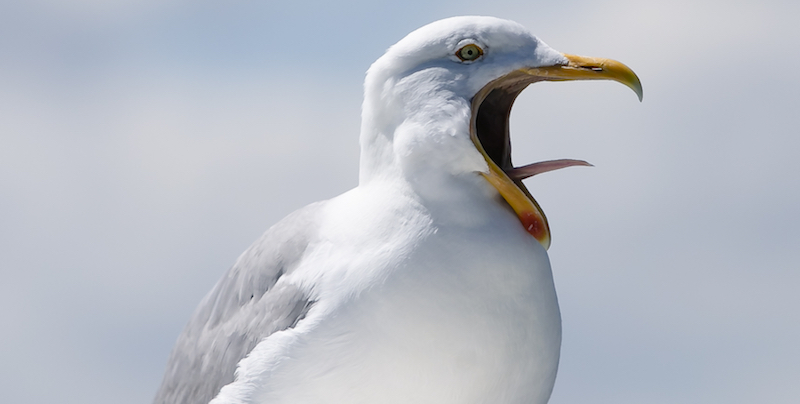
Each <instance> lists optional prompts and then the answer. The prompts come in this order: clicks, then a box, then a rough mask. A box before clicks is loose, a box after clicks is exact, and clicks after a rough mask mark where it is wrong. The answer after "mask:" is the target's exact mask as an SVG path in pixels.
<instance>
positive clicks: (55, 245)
mask: <svg viewBox="0 0 800 404" xmlns="http://www.w3.org/2000/svg"><path fill="white" fill-rule="evenodd" d="M464 14H484V15H494V16H497V17H503V18H509V19H514V20H516V21H518V22H520V23H522V24H523V25H525V26H527V27H528V28H530V30H531V31H532V32H534V33H535V34H537V35H538V36H540V37H541V38H542V39H543V40H544V41H545V42H547V43H548V44H549V45H551V46H553V47H554V48H555V49H558V50H560V51H563V52H568V53H575V54H584V55H591V56H599V57H610V58H614V59H617V60H620V61H623V62H624V63H626V64H628V65H629V66H631V67H632V68H633V69H634V70H635V71H636V72H637V73H638V74H639V76H640V78H641V79H642V82H643V85H644V91H645V97H644V102H643V103H638V102H637V101H636V97H635V96H634V95H633V94H632V93H630V91H629V90H627V89H626V88H624V87H623V86H620V85H615V84H613V83H588V82H583V83H542V84H537V85H534V86H532V87H531V88H530V89H528V90H527V91H526V92H525V93H523V95H522V97H521V98H520V100H519V101H518V103H517V105H516V106H515V109H514V113H513V116H512V139H513V144H514V153H515V159H516V160H517V161H521V162H531V161H537V160H543V159H553V158H580V159H586V160H588V161H590V162H592V163H593V164H595V167H594V168H591V169H584V168H573V169H569V170H564V171H560V172H556V173H551V174H548V175H542V176H537V177H535V178H532V179H530V180H527V181H526V183H527V184H528V187H529V189H530V190H531V192H532V193H533V195H534V196H536V198H537V200H538V201H539V202H540V204H541V205H542V206H543V208H544V210H545V211H546V212H547V214H548V217H549V219H550V223H551V227H552V230H553V247H552V248H551V249H550V256H551V261H552V264H553V268H554V275H555V279H556V284H557V288H558V292H559V296H560V302H561V307H562V316H563V318H564V344H563V349H562V362H561V370H560V373H559V377H558V381H557V383H556V388H555V391H554V394H553V398H552V400H551V402H552V403H553V404H568V403H578V402H592V403H615V404H624V403H637V404H638V403H642V402H646V403H652V404H658V403H675V402H681V403H716V402H720V403H722V402H724V403H728V404H730V403H752V402H768V403H776V404H777V403H795V402H796V400H797V397H798V396H800V385H798V383H797V380H800V348H798V344H797V341H798V340H800V321H798V313H800V293H797V291H798V290H800V249H798V248H797V245H798V244H800V215H798V213H797V210H796V209H797V206H800V175H798V174H800V171H798V168H797V158H798V154H800V136H798V130H797V128H798V124H799V123H800V122H799V121H800V118H799V117H798V113H797V111H798V106H799V104H798V101H797V94H798V93H800V75H797V74H795V73H794V71H793V70H794V69H795V66H798V65H800V54H798V52H797V49H800V26H798V24H797V23H796V21H795V20H796V17H797V16H798V15H800V6H798V4H797V2H790V1H764V2H755V1H750V2H746V1H734V2H730V1H726V2H723V1H713V0H701V1H677V2H669V3H667V2H637V1H632V0H630V1H623V0H620V1H607V2H588V1H562V2H538V3H537V2H515V1H495V2H491V4H489V3H488V2H487V3H485V4H484V3H481V2H474V1H472V2H470V1H466V2H464V1H459V2H454V1H451V2H436V3H434V4H429V3H428V2H421V1H411V2H405V3H402V4H400V3H397V2H393V3H388V2H365V1H351V2H340V3H337V4H331V3H328V2H316V3H314V2H311V3H309V2H306V3H303V4H273V3H272V2H263V3H258V4H256V3H230V2H228V3H223V2H211V1H205V2H188V1H171V2H170V1H167V2H165V1H151V0H146V1H132V0H131V1H96V0H81V1H54V0H38V1H29V2H17V3H16V4H11V2H3V3H0V271H2V272H1V273H2V276H3V279H5V281H4V282H2V283H0V321H2V323H3V324H4V327H3V329H4V331H5V332H4V333H2V334H3V335H2V337H0V387H1V388H2V390H3V391H4V397H5V399H6V401H8V402H26V403H51V402H61V403H108V402H114V403H141V402H149V401H150V400H151V399H152V396H153V394H154V393H155V389H156V388H157V386H158V383H159V381H160V378H161V374H162V371H163V366H164V364H165V361H166V358H167V355H168V353H169V350H170V348H171V346H172V344H173V342H174V341H175V339H176V338H177V335H178V333H179V332H180V330H181V328H182V327H183V325H184V324H185V322H186V321H187V320H188V317H189V315H190V313H191V311H192V310H193V309H194V307H195V305H196V304H197V303H198V302H199V300H200V299H201V298H202V296H203V295H204V294H205V293H206V292H207V291H208V290H209V289H210V288H211V286H213V284H214V283H215V281H216V280H217V279H218V278H219V276H221V274H222V273H223V272H224V271H225V270H226V269H227V268H228V267H229V266H230V265H231V264H232V263H233V261H234V260H235V258H236V257H237V256H238V254H239V253H241V252H242V251H244V249H245V248H246V247H247V246H248V245H249V244H250V243H251V242H252V241H254V240H255V239H256V238H257V237H258V236H259V235H260V234H261V233H262V232H263V231H264V230H266V229H267V228H268V227H269V226H270V225H271V224H273V223H275V222H276V221H277V220H279V219H280V218H281V217H283V216H285V215H286V214H287V213H289V212H291V211H292V210H294V209H296V208H298V207H300V206H303V205H305V204H307V203H310V202H313V201H315V200H320V199H325V198H330V197H332V196H335V195H337V194H339V193H341V192H344V191H346V190H347V189H349V188H351V187H353V186H355V184H356V180H357V168H358V167H357V160H358V128H359V114H360V103H361V82H362V80H363V76H364V72H365V71H366V69H367V68H368V67H369V64H370V63H371V62H372V61H373V60H375V59H376V58H377V57H378V56H380V55H381V54H382V52H383V50H384V49H386V48H387V47H388V46H390V45H391V44H393V43H394V42H396V41H397V40H398V39H400V38H401V37H403V36H404V35H405V34H406V33H408V32H410V31H412V30H413V29H415V28H417V27H419V26H421V25H424V24H426V23H428V22H431V21H434V20H436V19H439V18H443V17H448V16H452V15H464Z"/></svg>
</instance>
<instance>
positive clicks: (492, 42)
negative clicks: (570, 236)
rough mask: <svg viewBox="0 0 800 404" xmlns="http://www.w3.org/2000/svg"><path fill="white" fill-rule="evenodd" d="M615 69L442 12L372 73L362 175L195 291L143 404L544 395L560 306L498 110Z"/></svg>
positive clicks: (494, 22)
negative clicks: (532, 91) (526, 93)
mask: <svg viewBox="0 0 800 404" xmlns="http://www.w3.org/2000/svg"><path fill="white" fill-rule="evenodd" d="M565 80H613V81H617V82H620V83H622V84H624V85H626V86H628V87H630V88H631V89H633V90H634V91H635V92H636V93H637V95H638V96H639V99H640V100H641V97H642V87H641V84H640V82H639V79H638V78H637V77H636V75H635V74H634V73H633V71H632V70H631V69H630V68H628V67H626V66H625V65H623V64H621V63H619V62H616V61H613V60H609V59H601V58H592V57H583V56H576V55H570V54H563V53H560V52H557V51H555V50H554V49H552V48H550V47H549V46H547V45H546V44H545V43H544V42H542V41H541V40H539V39H538V38H537V37H535V36H533V35H532V34H530V33H529V32H528V30H526V29H525V28H524V27H523V26H522V25H520V24H517V23H515V22H512V21H507V20H502V19H497V18H491V17H453V18H448V19H444V20H440V21H437V22H434V23H431V24H429V25H426V26H424V27H422V28H419V29H417V30H416V31H414V32H412V33H410V34H409V35H408V36H406V37H405V38H403V39H402V40H400V41H399V42H398V43H397V44H395V45H393V46H392V47H390V48H389V49H388V50H387V51H386V53H385V54H384V55H383V56H381V57H380V58H379V59H378V60H377V61H376V62H375V63H374V64H372V66H371V67H370V68H369V70H368V72H367V75H366V79H365V84H364V103H363V108H362V124H361V136H360V144H361V158H360V168H359V183H358V186H357V187H356V188H354V189H352V190H350V191H348V192H345V193H343V194H341V195H339V196H337V197H335V198H333V199H330V200H326V201H322V202H317V203H314V204H311V205H309V206H306V207H304V208H302V209H300V210H298V211H295V212H294V213H292V214H290V215H289V216H287V217H286V218H284V219H283V220H282V221H280V222H278V223H277V224H275V225H274V226H272V227H271V228H270V229H269V230H267V232H266V233H265V234H264V235H263V236H262V237H261V238H260V239H258V240H257V241H256V242H255V243H254V244H253V245H252V246H251V247H249V248H248V249H247V250H246V251H245V252H244V253H243V254H242V255H241V256H240V257H239V258H238V259H237V261H236V262H235V264H234V265H233V266H232V267H231V268H230V269H229V270H228V272H227V273H226V274H225V275H224V276H223V277H222V279H221V280H220V281H219V282H218V283H217V284H216V286H214V288H213V289H212V290H211V292H209V294H208V295H207V296H206V297H205V298H204V299H203V301H202V302H201V303H200V305H199V307H198V308H197V310H196V311H195V312H194V314H193V316H192V318H191V320H190V321H189V323H188V324H187V325H186V328H185V329H184V330H183V332H182V334H181V335H180V337H179V338H178V341H177V343H176V345H175V347H174V349H173V351H172V353H171V355H170V357H169V360H168V363H167V367H166V372H165V376H164V379H163V382H162V385H161V387H160V389H159V390H158V393H157V396H156V399H155V403H158V404H160V403H170V404H175V403H207V402H211V403H212V404H223V403H242V404H244V403H269V404H279V403H280V404H284V403H286V404H298V403H301V404H302V403H314V404H315V403H320V404H340V403H348V404H357V403H381V404H392V403H402V404H408V403H415V404H420V403H436V404H450V403H452V404H455V403H458V404H470V403H475V404H479V403H504V404H506V403H508V404H516V403H520V404H521V403H525V404H530V403H533V404H543V403H546V402H547V401H548V399H549V397H550V393H551V391H552V389H553V384H554V382H555V377H556V369H557V367H558V360H559V352H560V345H561V316H560V313H559V308H558V301H557V299H556V291H555V287H554V284H553V276H552V272H551V268H550V262H549V259H548V256H547V251H546V250H547V248H548V246H549V245H550V230H549V226H548V223H547V219H546V218H545V215H544V213H543V212H542V210H541V208H540V207H539V205H538V204H537V203H536V201H535V200H534V199H533V197H532V196H531V194H530V193H529V192H528V190H527V189H526V187H525V185H523V183H522V180H523V179H525V178H527V177H530V176H532V175H536V174H540V173H543V172H546V171H551V170H554V169H558V168H563V167H569V166H575V165H587V164H588V163H585V162H583V161H580V160H553V161H547V162H540V163H533V164H528V165H524V166H514V165H513V164H512V162H511V144H510V140H509V115H510V111H511V107H512V105H513V103H514V100H515V98H516V97H517V96H518V95H519V94H520V92H521V91H522V90H523V89H525V88H526V87H527V86H528V85H530V84H532V83H536V82H540V81H565Z"/></svg>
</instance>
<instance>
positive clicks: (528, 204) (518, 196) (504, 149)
mask: <svg viewBox="0 0 800 404" xmlns="http://www.w3.org/2000/svg"><path fill="white" fill-rule="evenodd" d="M564 56H565V57H566V58H567V61H568V62H567V64H564V65H556V66H543V67H532V68H523V69H519V70H515V71H513V72H511V73H509V74H507V75H505V76H503V77H501V78H499V79H496V80H493V81H492V82H490V83H489V84H487V85H486V86H485V87H483V88H482V89H481V90H480V91H479V92H478V94H476V95H475V97H474V98H473V99H472V118H471V122H470V136H471V138H472V142H473V143H474V144H475V147H476V148H477V149H478V151H480V152H481V154H482V155H483V157H484V158H485V159H486V163H487V164H488V165H489V171H488V172H486V173H482V174H483V176H484V177H485V178H486V179H487V180H488V181H489V183H491V184H492V185H493V186H494V187H495V188H497V191H498V192H500V195H502V196H503V198H504V199H505V200H506V202H508V204H509V205H510V206H511V208H512V209H513V210H514V212H516V213H517V216H518V217H519V220H520V222H522V226H523V227H524V228H525V230H526V231H527V232H528V233H530V234H531V235H532V236H533V237H535V238H536V240H538V241H539V243H541V244H542V246H544V248H545V249H547V248H549V247H550V226H549V225H548V223H547V217H545V215H544V212H543V211H542V209H541V208H540V207H539V204H538V203H537V202H536V200H535V199H534V198H533V196H531V194H530V192H528V189H527V188H525V185H523V184H522V180H523V179H524V178H527V177H530V176H532V175H536V174H540V173H543V172H547V171H552V170H556V169H559V168H564V167H570V166H575V165H590V164H589V163H586V162H585V161H581V160H552V161H545V162H539V163H534V164H528V165H526V166H522V167H514V165H513V164H512V163H511V141H510V134H509V124H508V121H509V117H510V116H511V107H512V105H513V104H514V100H516V98H517V96H518V95H519V94H520V93H521V92H522V90H524V89H525V87H527V86H528V85H530V84H532V83H536V82H538V81H566V80H613V81H617V82H619V83H622V84H624V85H626V86H628V87H630V88H631V89H632V90H633V91H634V92H635V93H636V95H638V96H639V101H641V100H642V84H641V82H640V81H639V78H638V77H637V76H636V74H635V73H634V72H633V70H631V69H630V68H628V67H627V66H625V65H624V64H622V63H620V62H617V61H614V60H610V59H601V58H593V57H585V56H576V55H567V54H565V55H564Z"/></svg>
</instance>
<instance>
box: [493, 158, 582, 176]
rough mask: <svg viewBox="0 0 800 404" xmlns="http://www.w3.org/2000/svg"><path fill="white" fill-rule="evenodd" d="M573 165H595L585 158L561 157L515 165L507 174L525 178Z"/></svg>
mask: <svg viewBox="0 0 800 404" xmlns="http://www.w3.org/2000/svg"><path fill="white" fill-rule="evenodd" d="M572 166H588V167H594V166H593V165H591V164H589V163H587V162H585V161H583V160H571V159H560V160H550V161H540V162H538V163H533V164H528V165H526V166H522V167H514V168H512V169H509V170H505V171H506V175H508V177H509V178H511V179H512V180H524V179H525V178H528V177H532V176H534V175H536V174H541V173H546V172H548V171H553V170H558V169H560V168H566V167H572Z"/></svg>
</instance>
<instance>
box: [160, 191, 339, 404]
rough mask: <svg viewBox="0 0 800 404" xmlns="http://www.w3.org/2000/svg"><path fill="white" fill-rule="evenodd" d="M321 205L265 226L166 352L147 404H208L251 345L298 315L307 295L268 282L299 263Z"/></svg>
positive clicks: (305, 308) (303, 310)
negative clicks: (151, 403) (160, 376)
mask: <svg viewBox="0 0 800 404" xmlns="http://www.w3.org/2000/svg"><path fill="white" fill-rule="evenodd" d="M323 204H324V202H318V203H315V204H312V205H309V206H306V207H305V208H303V209H300V210H298V211H296V212H294V213H292V214H290V215H289V216H287V217H286V218H284V219H283V220H281V221H280V222H278V223H277V224H276V225H274V226H272V227H271V228H270V229H269V230H267V232H266V233H264V235H263V236H261V238H260V239H259V240H258V241H256V242H255V243H254V244H253V245H252V246H250V248H248V249H247V251H245V252H244V253H243V254H242V255H241V256H240V257H239V259H238V260H237V261H236V263H235V264H234V265H233V267H231V269H229V270H228V272H227V273H226V274H225V276H223V277H222V279H220V280H219V282H217V284H216V286H214V289H212V290H211V292H209V294H208V295H206V297H205V298H204V299H203V301H202V302H201V303H200V306H198V307H197V309H196V310H195V312H194V314H193V315H192V318H191V320H190V321H189V324H187V325H186V328H184V330H183V332H182V333H181V335H180V337H178V341H177V343H176V344H175V347H174V348H173V349H172V353H171V354H170V357H169V361H168V362H167V368H166V372H165V375H164V380H163V381H162V382H161V387H160V388H159V390H158V393H157V394H156V398H155V401H154V403H155V404H162V403H163V404H200V403H203V404H205V403H208V402H209V401H211V400H212V399H213V398H214V397H216V395H217V394H218V393H219V390H220V389H221V388H222V387H223V386H225V385H226V384H228V383H231V382H232V381H233V379H234V371H235V370H236V364H237V363H238V362H239V361H240V360H241V359H242V358H244V357H245V356H246V355H247V354H248V353H249V352H250V350H252V349H253V347H255V346H256V344H258V343H259V342H260V341H261V340H262V339H264V338H265V337H267V336H269V335H270V334H272V333H274V332H277V331H281V330H285V329H287V328H290V327H292V326H294V325H295V324H296V323H297V322H298V321H300V320H301V319H302V318H303V317H304V316H305V314H306V312H307V311H308V309H309V308H310V307H311V305H312V304H313V302H312V301H311V300H310V298H309V297H308V296H306V295H304V293H302V292H301V291H300V290H298V289H297V288H296V287H294V286H292V285H286V284H284V283H281V284H280V285H276V282H277V281H278V279H279V278H280V277H281V276H283V275H284V274H286V273H290V272H291V271H292V270H294V268H295V267H296V266H297V264H298V263H299V262H300V261H301V259H302V257H303V253H304V251H305V249H306V247H307V246H308V243H309V240H310V238H311V237H313V235H314V231H315V229H316V227H315V226H314V224H315V223H318V222H317V220H316V216H317V215H318V214H319V211H320V208H321V207H322V206H323Z"/></svg>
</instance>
